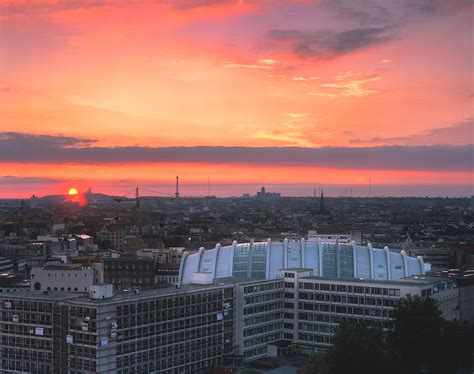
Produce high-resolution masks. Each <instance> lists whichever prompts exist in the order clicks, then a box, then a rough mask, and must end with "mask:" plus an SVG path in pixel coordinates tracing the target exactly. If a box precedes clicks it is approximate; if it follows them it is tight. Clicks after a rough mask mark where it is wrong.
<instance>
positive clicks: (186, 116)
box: [0, 0, 474, 198]
mask: <svg viewBox="0 0 474 374" xmlns="http://www.w3.org/2000/svg"><path fill="white" fill-rule="evenodd" d="M473 16H474V13H473V6H472V2H471V1H470V0H450V1H445V0H417V1H410V0H390V1H389V0H387V1H381V0H377V1H376V0H360V1H358V0H333V1H310V0H293V1H291V0H286V1H283V0H282V1H278V0H207V1H206V0H167V1H165V0H154V1H131V0H130V1H125V0H91V1H88V0H83V1H79V0H70V1H69V0H63V1H59V0H57V1H56V0H35V1H26V0H14V1H6V0H0V197H22V198H23V197H29V196H31V195H32V194H33V193H35V194H36V195H40V196H42V195H46V194H56V193H67V191H68V190H69V188H71V187H75V188H77V189H78V190H79V191H84V190H86V189H87V188H89V187H92V190H93V191H95V192H103V193H113V194H122V193H126V192H128V191H129V190H130V189H131V188H133V187H135V186H143V187H146V188H149V189H154V190H158V191H163V192H165V193H172V192H173V184H174V178H175V176H176V175H179V176H180V179H181V182H182V191H181V192H182V194H183V195H186V194H193V195H196V194H204V193H207V181H208V178H209V180H210V183H211V187H210V189H211V191H210V192H211V193H212V194H216V195H219V196H229V195H240V194H242V193H244V192H252V193H254V192H255V191H256V190H257V189H258V188H259V187H260V186H262V185H265V186H267V187H268V189H269V190H271V191H277V192H282V193H283V194H286V195H312V194H313V190H314V189H319V188H322V187H324V189H325V194H327V195H330V196H331V195H332V196H336V195H344V194H348V193H349V192H348V191H350V189H353V195H357V196H367V195H368V189H367V188H368V187H367V186H368V185H369V183H370V184H371V186H372V187H371V194H372V195H421V196H425V195H442V196H446V195H449V196H458V195H464V196H467V195H471V194H473V193H474V192H473V187H472V186H473V182H474V181H473V163H474V153H473V143H474V136H473V118H474V114H473V97H474V91H473V87H474V79H473V77H474V76H473V59H472V57H473V47H474V46H473V39H472V36H473V24H472V23H473V19H474V18H473Z"/></svg>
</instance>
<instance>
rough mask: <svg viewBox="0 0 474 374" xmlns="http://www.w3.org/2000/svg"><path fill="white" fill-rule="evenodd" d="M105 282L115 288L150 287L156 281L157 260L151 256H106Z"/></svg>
mask: <svg viewBox="0 0 474 374" xmlns="http://www.w3.org/2000/svg"><path fill="white" fill-rule="evenodd" d="M104 274H105V282H106V283H110V284H113V285H114V287H115V289H133V288H143V287H150V286H152V285H153V284H154V283H155V261H154V260H153V259H149V258H137V257H125V256H122V257H118V258H104Z"/></svg>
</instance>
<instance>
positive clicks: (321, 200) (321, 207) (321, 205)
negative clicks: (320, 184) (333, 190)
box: [319, 188, 325, 213]
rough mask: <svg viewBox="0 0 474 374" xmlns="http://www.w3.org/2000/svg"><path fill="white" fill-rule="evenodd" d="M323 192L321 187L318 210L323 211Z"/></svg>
mask: <svg viewBox="0 0 474 374" xmlns="http://www.w3.org/2000/svg"><path fill="white" fill-rule="evenodd" d="M324 211H325V210H324V192H323V189H322V188H321V198H320V199H319V212H320V213H324Z"/></svg>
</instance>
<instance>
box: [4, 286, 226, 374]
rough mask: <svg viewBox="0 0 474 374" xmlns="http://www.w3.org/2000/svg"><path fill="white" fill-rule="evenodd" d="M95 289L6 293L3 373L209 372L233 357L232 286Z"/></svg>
mask: <svg viewBox="0 0 474 374" xmlns="http://www.w3.org/2000/svg"><path fill="white" fill-rule="evenodd" d="M93 291H95V292H96V294H95V295H97V297H96V296H93V295H89V296H82V295H78V294H74V293H65V292H51V293H43V292H29V293H23V294H22V293H19V292H18V293H14V294H2V295H0V331H1V337H0V359H1V366H0V368H1V371H2V372H28V373H31V374H39V373H66V372H67V373H85V372H96V373H118V374H125V373H138V374H146V373H151V372H153V373H207V372H209V371H210V368H211V366H212V365H214V364H217V363H219V362H222V360H223V357H224V355H226V354H231V353H232V352H233V313H232V303H233V292H232V287H231V286H199V287H195V286H187V287H183V288H181V289H179V290H177V289H175V288H167V289H159V290H150V291H143V292H140V293H135V292H118V293H117V294H115V295H113V296H111V289H110V288H107V286H106V285H97V286H94V287H93V288H92V292H93ZM102 296H104V298H102Z"/></svg>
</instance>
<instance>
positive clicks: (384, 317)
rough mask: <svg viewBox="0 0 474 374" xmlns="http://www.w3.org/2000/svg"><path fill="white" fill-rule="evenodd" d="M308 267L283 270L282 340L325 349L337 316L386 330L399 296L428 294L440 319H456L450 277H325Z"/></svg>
mask: <svg viewBox="0 0 474 374" xmlns="http://www.w3.org/2000/svg"><path fill="white" fill-rule="evenodd" d="M311 274H312V271H311V269H284V270H282V271H281V276H282V277H283V279H284V287H285V292H284V298H285V300H284V301H285V302H284V305H285V325H284V326H285V330H284V339H286V340H289V341H292V342H294V343H296V344H298V345H300V346H302V347H308V348H310V349H312V347H315V348H327V347H329V346H330V345H331V337H332V336H333V335H334V333H335V330H336V327H337V326H338V324H339V323H340V322H341V321H353V322H357V321H359V322H360V321H365V322H366V323H367V325H368V326H372V327H380V328H383V329H391V328H392V327H393V326H392V319H393V308H394V306H395V304H396V302H397V301H398V300H399V299H400V298H402V297H407V296H408V295H411V296H415V295H417V296H420V297H432V298H433V299H435V300H436V301H438V303H439V308H440V311H441V312H442V316H443V318H445V319H447V320H450V321H452V320H455V319H459V289H458V288H457V284H456V282H455V281H454V280H452V279H448V278H439V277H424V276H423V277H418V276H414V277H409V278H404V279H400V280H396V281H377V280H361V279H326V278H321V277H314V276H312V275H311Z"/></svg>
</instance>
